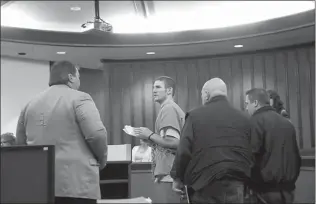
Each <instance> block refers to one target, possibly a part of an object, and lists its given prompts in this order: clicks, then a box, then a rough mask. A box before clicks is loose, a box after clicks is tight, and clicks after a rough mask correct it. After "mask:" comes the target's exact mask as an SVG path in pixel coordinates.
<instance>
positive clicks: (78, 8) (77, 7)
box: [70, 6, 81, 11]
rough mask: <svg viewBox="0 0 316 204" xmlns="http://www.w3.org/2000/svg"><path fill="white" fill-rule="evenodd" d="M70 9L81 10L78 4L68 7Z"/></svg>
mask: <svg viewBox="0 0 316 204" xmlns="http://www.w3.org/2000/svg"><path fill="white" fill-rule="evenodd" d="M70 10H72V11H81V8H80V7H79V6H74V7H70Z"/></svg>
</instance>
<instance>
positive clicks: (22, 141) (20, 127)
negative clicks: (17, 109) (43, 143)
mask: <svg viewBox="0 0 316 204" xmlns="http://www.w3.org/2000/svg"><path fill="white" fill-rule="evenodd" d="M26 108H27V106H25V107H24V108H23V109H22V111H21V113H20V117H19V120H18V124H17V127H16V144H17V145H27V142H26V140H27V138H26V131H25V121H24V120H25V112H26Z"/></svg>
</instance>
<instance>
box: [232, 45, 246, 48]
mask: <svg viewBox="0 0 316 204" xmlns="http://www.w3.org/2000/svg"><path fill="white" fill-rule="evenodd" d="M234 47H235V48H241V47H244V46H243V45H234Z"/></svg>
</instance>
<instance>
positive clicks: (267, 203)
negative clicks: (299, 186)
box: [257, 191, 294, 204]
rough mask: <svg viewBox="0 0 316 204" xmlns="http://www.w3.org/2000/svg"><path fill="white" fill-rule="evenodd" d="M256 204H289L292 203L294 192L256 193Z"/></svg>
mask: <svg viewBox="0 0 316 204" xmlns="http://www.w3.org/2000/svg"><path fill="white" fill-rule="evenodd" d="M257 200H258V202H257V203H258V204H290V203H293V201H294V192H293V191H292V192H289V191H275V192H266V193H257Z"/></svg>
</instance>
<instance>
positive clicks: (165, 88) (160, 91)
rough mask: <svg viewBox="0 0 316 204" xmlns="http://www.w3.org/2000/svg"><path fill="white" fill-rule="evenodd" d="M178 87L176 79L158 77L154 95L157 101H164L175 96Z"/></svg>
mask: <svg viewBox="0 0 316 204" xmlns="http://www.w3.org/2000/svg"><path fill="white" fill-rule="evenodd" d="M175 89H176V83H175V81H174V80H173V79H172V78H170V77H167V76H161V77H158V78H157V79H156V80H155V82H154V86H153V96H154V100H155V102H158V103H160V104H161V103H163V102H164V101H165V100H166V99H168V98H172V97H173V96H174V93H175Z"/></svg>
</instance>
